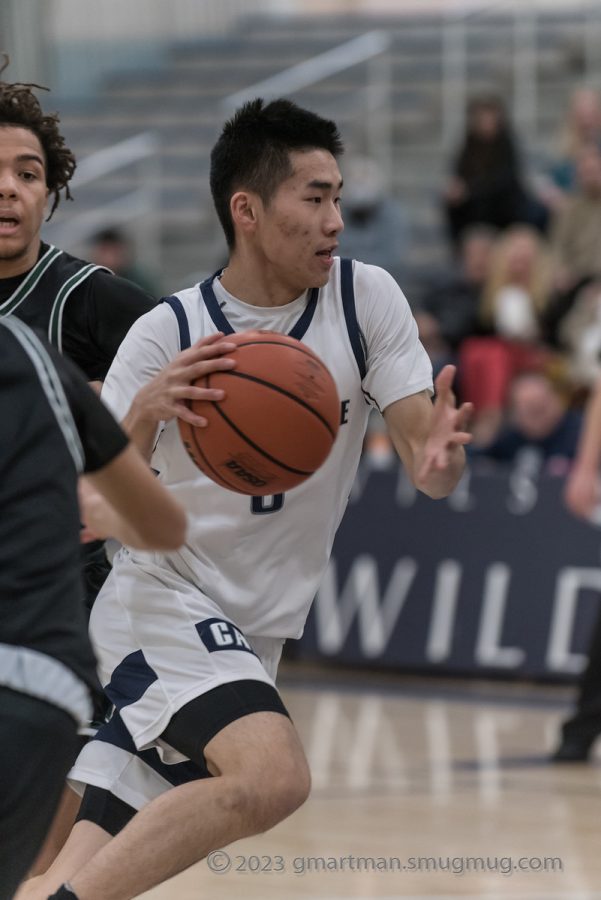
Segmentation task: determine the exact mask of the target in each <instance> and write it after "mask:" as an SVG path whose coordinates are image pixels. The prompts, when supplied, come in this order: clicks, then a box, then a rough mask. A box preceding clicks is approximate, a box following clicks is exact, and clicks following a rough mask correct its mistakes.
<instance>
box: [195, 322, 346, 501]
mask: <svg viewBox="0 0 601 900" xmlns="http://www.w3.org/2000/svg"><path fill="white" fill-rule="evenodd" d="M237 338H238V335H232V340H234V341H235V344H236V349H238V347H251V348H252V347H253V346H254V347H255V348H265V349H267V347H266V345H271V346H273V347H280V348H286V349H288V350H290V349H294V350H296V351H297V352H299V353H301V354H302V355H303V356H305V357H308V358H309V359H310V360H311V362H313V363H316V364H317V366H318V369H317V371H315V370H314V371H313V374H312V376H310V378H309V380H311V378H312V379H313V380H314V381H315V384H316V385H317V387H321V390H322V391H325V397H321V398H320V396H319V393H318V394H317V395H314V394H313V393H311V392H309V395H308V399H304V398H303V397H302V396H299V395H298V394H299V393H300V394H302V382H299V381H298V378H297V377H295V376H299V375H301V374H302V373H300V372H299V371H298V362H300V361H297V363H296V364H295V363H294V361H293V358H290V359H289V360H285V359H284V357H285V356H286V354H283V357H282V365H283V368H284V372H286V370H288V369H289V374H287V375H286V378H285V379H282V382H283V383H282V384H281V385H280V384H278V383H277V381H279V380H280V379H277V380H276V383H274V382H273V381H272V380H271V379H272V377H273V372H274V370H273V366H272V365H267V366H264V365H263V364H261V365H258V362H259V360H258V359H257V361H256V363H255V362H254V361H253V360H254V359H256V357H255V351H253V350H251V351H249V353H248V354H246V353H242V354H241V357H240V360H239V363H240V369H241V370H242V371H237V370H232V371H229V370H228V371H227V372H216V373H214V374H215V375H220V376H221V375H228V374H229V375H234V376H236V377H238V378H241V379H243V380H244V381H246V382H247V383H248V388H247V389H246V390H248V391H249V392H250V393H251V395H257V396H260V395H261V392H263V393H264V403H265V404H266V405H267V407H268V408H279V407H281V409H282V412H284V410H285V409H286V407H287V410H286V414H287V416H288V418H289V422H288V424H289V427H290V429H291V430H290V432H288V429H286V431H285V433H282V435H281V437H278V436H277V435H278V434H279V432H277V430H276V431H275V432H274V431H273V428H271V427H270V428H267V431H266V433H265V435H262V434H261V432H260V431H259V433H258V434H256V435H255V434H254V432H255V431H256V428H254V425H253V423H254V419H253V418H252V416H251V418H250V419H249V417H248V415H247V414H246V413H248V412H249V409H248V408H247V406H246V404H243V406H242V408H241V409H240V413H242V421H241V422H240V423H237V422H236V419H237V415H236V410H237V409H238V407H237V406H236V403H234V407H233V408H232V409H229V408H228V409H227V411H226V410H224V409H223V408H222V404H221V403H220V402H219V401H210V400H206V401H204V403H206V404H208V406H207V412H208V407H209V406H210V407H213V409H214V413H213V415H212V416H211V417H210V418H212V419H213V422H214V428H216V430H214V433H213V434H211V435H207V441H208V444H206V445H205V441H204V439H203V437H202V434H200V432H198V431H197V429H196V428H195V427H194V426H191V425H188V424H187V423H186V425H187V427H186V432H187V434H186V435H185V437H186V438H187V443H188V445H189V447H190V451H189V453H190V456H191V457H192V459H193V460H194V461H195V462H196V464H197V465H198V467H199V468H200V469H201V470H203V471H204V473H205V474H206V475H209V477H210V478H212V479H213V480H214V481H216V482H217V483H218V484H220V485H221V486H223V487H225V488H228V489H230V490H233V491H236V492H238V493H242V494H246V495H247V496H248V495H259V496H261V495H263V494H264V493H265V491H264V490H263V491H261V490H257V489H256V488H253V489H251V490H244V489H243V488H242V487H241V484H240V482H239V481H238V480H236V482H235V483H234V482H232V481H230V480H229V479H228V478H225V477H224V475H223V474H222V472H221V470H222V467H223V466H224V465H225V468H229V469H233V470H235V474H236V476H239V477H240V478H241V479H242V480H243V481H248V482H249V481H252V480H254V481H255V482H257V481H258V479H257V478H254V479H252V478H251V477H250V476H251V475H252V474H253V473H254V470H255V468H256V469H257V471H258V470H260V469H261V468H263V470H265V471H268V470H269V467H270V466H272V467H277V469H275V470H274V469H272V471H271V472H270V474H269V477H268V476H265V477H268V481H270V482H272V483H273V482H274V480H275V482H276V483H278V484H283V485H284V486H283V487H278V488H277V490H275V492H276V493H281V492H282V491H286V490H289V489H291V488H292V487H295V486H296V485H298V484H299V483H302V481H304V480H305V479H306V478H308V477H309V476H310V475H312V474H313V472H314V471H315V470H316V466H315V462H317V468H319V466H320V465H321V463H322V462H323V459H324V457H323V456H322V453H321V449H320V447H321V445H323V448H322V449H323V450H324V452H325V443H326V442H328V443H330V449H331V445H332V444H333V443H334V441H335V439H336V436H337V431H338V421H337V419H335V418H334V415H333V413H334V410H333V407H332V408H330V407H331V406H332V405H331V404H330V403H329V402H327V403H325V408H324V409H323V410H321V409H320V399H321V404H322V405H324V400H325V399H326V398H328V399H329V394H333V395H337V391H336V385H335V382H334V380H333V378H332V376H331V374H330V372H329V370H328V368H327V367H326V366H325V364H324V363H323V362H321V360H320V359H319V357H318V356H316V355H315V353H314V352H313V351H312V350H311V349H310V348H308V347H303V345H302V344H300V342H299V341H298V340H297V339H295V340H293V339H291V338H289V337H288V336H287V335H278V334H274V335H273V339H269V340H265V339H264V337H263V334H257V335H256V337H255V336H250V335H249V338H248V339H244V340H242V341H240V340H239V339H237ZM270 357H274V360H273V361H274V362H275V360H278V359H279V357H280V353H279V352H276V351H271V352H270V353H268V354H267V358H268V359H269V358H270ZM247 359H248V364H250V371H248V372H247V371H243V370H244V369H246V366H247ZM289 367H290V368H289ZM276 369H279V363H278V365H277V366H276ZM255 372H256V374H255ZM319 372H321V377H320V375H319ZM323 376H325V379H324V377H323ZM215 380H216V381H217V382H219V381H220V380H221V379H215ZM212 381H213V379H212V378H211V377H210V375H204V376H202V378H201V379H199V380H198V381H197V382H196V384H198V385H199V384H202V385H203V387H205V388H209V387H211V386H212V385H211V382H212ZM226 381H227V379H226ZM287 381H288V384H287ZM324 381H325V384H324ZM253 384H254V385H255V387H253ZM299 385H300V386H301V387H300V388H299ZM214 386H215V387H216V386H217V385H216V384H214ZM219 386H220V387H222V386H223V387H226V385H225V384H223V385H221V384H220V385H219ZM287 388H290V389H287ZM230 389H231V391H232V394H233V396H234V397H236V396H240V397H244V396H245V389H244V388H243V387H242V386H240V389H238V388H235V385H234V383H231V382H230ZM226 390H227V388H226ZM267 391H269V393H265V392H267ZM297 391H298V393H297ZM274 394H275V396H274ZM270 395H271V397H272V398H273V399H270ZM276 397H279V398H280V400H279V402H278V403H276ZM312 400H315V402H316V406H317V409H316V408H314V406H312V405H311V401H312ZM187 405H188V407H189V408H191V409H194V407H195V403H194V401H193V400H192V401H188V402H187ZM202 405H204V404H202ZM225 405H226V408H227V406H228V405H227V404H225ZM295 408H296V412H294V410H295ZM302 410H304V411H306V413H307V414H310V415H309V417H308V418H307V417H306V416H304V414H303V413H302V412H301V411H302ZM198 412H199V413H200V414H202V411H201V410H200V409H198ZM255 412H257V415H258V416H259V419H258V421H259V422H262V419H261V416H262V415H263V413H262V412H261V413H259V411H258V410H255ZM215 414H217V416H218V419H217V420H215V419H214V415H215ZM303 417H304V418H305V422H304V426H305V431H307V430H308V432H309V434H310V435H312V439H313V440H314V442H315V443H314V446H313V449H312V450H310V452H309V459H306V456H307V454H306V453H300V446H296V444H297V441H301V442H302V439H301V433H298V428H297V426H296V425H295V424H294V423H295V422H302V420H303ZM218 421H219V422H221V423H222V425H221V428H219V427H217V422H218ZM312 423H315V424H312ZM317 423H319V425H318V424H317ZM180 424H181V425H184V423H183V422H181V423H180ZM266 424H267V423H266ZM321 427H323V429H324V430H323V431H321V432H320V428H321ZM222 429H224V430H222ZM247 430H250V435H253V437H256V439H257V440H258V441H259V442H260V443H255V441H254V440H253V437H251V436H249V434H247V433H246V431H247ZM180 431H182V428H181V427H180ZM305 431H303V430H302V429H301V432H302V434H305ZM228 432H229V434H230V435H231V436H230V437H229V438H228V437H227V434H228ZM326 435H327V437H326ZM182 436H184V435H182ZM228 445H229V448H230V455H231V459H230V460H229V462H227V463H226V462H225V460H222V461H221V463H220V462H219V455H220V454H219V450H220V449H221V450H223V451H224V452H225V451H227V450H228ZM236 445H238V447H239V448H240V449H235V448H236ZM271 445H273V446H271ZM241 447H245V448H246V450H247V456H246V460H247V462H246V464H244V463H240V462H238V463H237V465H234V463H235V462H237V460H236V457H237V455H238V456H239V457H240V454H241V453H242V450H241ZM295 447H296V449H295ZM270 451H272V452H273V451H275V452H276V453H277V454H278V456H273V455H272V453H271V452H270ZM280 451H281V454H282V457H284V458H286V457H287V456H290V455H292V457H293V458H298V462H299V463H300V464H301V465H305V466H307V464H308V466H309V468H308V470H307V469H306V468H304V469H301V468H295V467H294V466H292V465H290V464H289V463H288V462H284V461H283V459H282V458H281V457H280ZM216 453H217V456H216V455H215V454H216ZM327 453H329V450H328V451H327ZM327 453H326V454H325V455H326V456H327ZM253 454H254V455H255V459H254V460H253ZM303 457H305V458H303ZM240 458H241V459H242V460H243V459H244V456H241V457H240ZM261 460H263V462H262V463H261ZM294 461H296V459H295V460H294ZM245 466H249V467H250V468H249V469H248V471H247V469H246V468H245ZM278 469H279V470H280V474H278V472H277V470H278ZM238 470H239V471H238ZM224 474H228V475H229V474H232V473H230V472H229V471H228V472H227V473H224ZM291 482H292V483H291ZM260 483H261V484H264V483H265V482H260ZM256 487H257V488H258V487H259V484H257V485H256ZM274 489H275V488H274ZM270 493H274V490H271V491H270Z"/></svg>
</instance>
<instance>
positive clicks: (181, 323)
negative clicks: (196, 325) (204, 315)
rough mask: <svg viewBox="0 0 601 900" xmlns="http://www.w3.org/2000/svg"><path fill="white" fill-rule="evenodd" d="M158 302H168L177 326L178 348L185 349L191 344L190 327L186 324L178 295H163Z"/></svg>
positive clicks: (182, 305) (186, 319)
mask: <svg viewBox="0 0 601 900" xmlns="http://www.w3.org/2000/svg"><path fill="white" fill-rule="evenodd" d="M159 303H168V304H169V306H170V307H171V309H172V310H173V312H174V313H175V318H176V319H177V325H178V328H179V348H180V350H187V349H188V347H190V346H191V340H190V328H189V326H188V317H187V316H186V310H185V309H184V304H183V303H182V301H181V300H180V299H179V297H163V298H162V299H161V300H159Z"/></svg>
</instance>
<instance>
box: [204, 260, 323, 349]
mask: <svg viewBox="0 0 601 900" xmlns="http://www.w3.org/2000/svg"><path fill="white" fill-rule="evenodd" d="M222 271H223V270H220V271H219V272H216V273H215V274H214V275H211V277H210V278H207V279H206V280H205V281H203V282H202V284H200V285H199V288H200V293H201V295H202V299H203V300H204V303H205V306H206V308H207V312H208V313H209V315H210V317H211V319H212V320H213V324H214V325H215V326H216V328H217V329H218V330H219V331H223V333H224V334H235V331H234V329H233V328H232V326H231V325H230V323H229V322H228V320H227V318H226V317H225V314H224V312H223V311H222V309H221V307H220V306H219V301H218V300H217V297H216V296H215V291H214V290H213V280H214V279H215V278H217V276H218V275H220V274H221V272H222ZM318 298H319V288H311V290H310V291H309V299H308V300H307V305H306V306H305V308H304V310H303V313H302V315H301V317H300V318H299V319H298V320H297V322H296V323H295V324H294V325H293V326H292V329H291V330H290V331H289V332H288V337H292V338H295V339H296V340H297V341H300V340H302V338H303V337H304V336H305V334H306V332H307V329H308V328H309V325H310V324H311V322H312V320H313V316H314V315H315V310H316V309H317V300H318Z"/></svg>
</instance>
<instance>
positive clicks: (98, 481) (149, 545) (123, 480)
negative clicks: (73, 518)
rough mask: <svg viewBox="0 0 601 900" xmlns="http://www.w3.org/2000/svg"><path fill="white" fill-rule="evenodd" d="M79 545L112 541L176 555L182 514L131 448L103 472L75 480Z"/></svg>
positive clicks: (181, 540)
mask: <svg viewBox="0 0 601 900" xmlns="http://www.w3.org/2000/svg"><path fill="white" fill-rule="evenodd" d="M79 505H80V511H81V517H82V521H83V522H84V526H85V527H84V530H83V532H82V535H83V538H82V539H83V540H85V539H89V540H93V539H97V538H107V537H114V538H117V540H119V541H121V543H123V544H127V545H128V546H130V547H138V548H141V549H156V550H177V548H178V547H181V545H182V544H183V543H184V540H185V538H186V514H185V512H184V510H183V509H182V507H181V506H180V505H179V503H177V501H176V500H174V498H173V497H172V496H171V494H170V493H169V492H168V491H167V490H166V489H165V488H164V487H163V485H162V484H160V482H158V481H157V479H156V478H155V477H154V476H153V475H152V473H151V472H150V470H149V469H148V467H147V466H146V465H145V463H144V461H143V460H142V458H141V457H140V454H139V453H138V451H137V450H136V448H135V447H133V446H132V445H131V444H130V445H129V446H128V447H126V448H125V450H123V452H122V453H120V454H119V456H117V457H115V459H113V460H112V461H111V462H110V463H109V464H108V465H107V466H105V467H104V468H102V469H99V470H98V471H97V472H94V473H91V474H89V475H87V476H85V477H83V478H80V480H79Z"/></svg>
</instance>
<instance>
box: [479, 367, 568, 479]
mask: <svg viewBox="0 0 601 900" xmlns="http://www.w3.org/2000/svg"><path fill="white" fill-rule="evenodd" d="M581 427H582V413H581V412H580V411H579V410H576V409H571V408H570V407H569V405H568V403H567V400H566V397H565V395H564V393H563V392H562V391H561V389H560V387H559V386H558V385H557V384H555V383H554V382H553V381H552V380H551V379H550V378H549V377H548V376H547V375H544V374H543V373H541V372H528V373H524V374H522V375H518V376H517V377H516V378H514V380H513V381H512V382H511V386H510V388H509V403H508V416H507V424H506V425H505V427H503V428H502V429H501V431H500V433H499V434H498V435H497V437H496V438H495V439H494V440H493V441H492V442H491V443H490V444H488V445H487V446H485V447H475V448H470V449H469V450H468V452H469V453H470V455H472V456H486V457H488V458H490V459H494V460H497V461H500V462H513V461H514V460H515V459H516V457H517V456H518V454H520V453H521V452H522V451H523V450H524V449H525V448H529V449H533V450H536V451H538V453H539V454H540V458H541V460H542V461H544V462H545V468H546V469H547V471H549V472H550V473H551V474H554V475H565V473H566V471H567V469H568V468H569V461H570V460H573V459H574V457H575V455H576V450H577V446H578V438H579V435H580V429H581Z"/></svg>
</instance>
